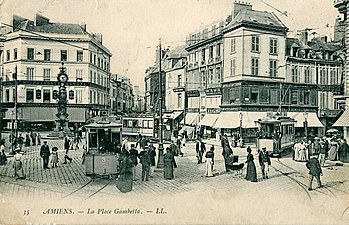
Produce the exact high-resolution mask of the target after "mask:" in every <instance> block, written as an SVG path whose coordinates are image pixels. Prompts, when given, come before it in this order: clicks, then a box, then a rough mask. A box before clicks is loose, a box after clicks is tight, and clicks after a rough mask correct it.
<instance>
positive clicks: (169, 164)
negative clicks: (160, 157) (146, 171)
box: [164, 147, 174, 179]
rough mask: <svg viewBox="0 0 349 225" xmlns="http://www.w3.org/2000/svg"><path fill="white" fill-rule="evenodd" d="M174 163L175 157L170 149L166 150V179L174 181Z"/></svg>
mask: <svg viewBox="0 0 349 225" xmlns="http://www.w3.org/2000/svg"><path fill="white" fill-rule="evenodd" d="M173 163H174V156H173V154H172V153H171V149H170V148H169V147H167V148H166V153H165V154H164V178H165V179H173Z"/></svg>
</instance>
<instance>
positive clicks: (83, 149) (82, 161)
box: [81, 144, 87, 165]
mask: <svg viewBox="0 0 349 225" xmlns="http://www.w3.org/2000/svg"><path fill="white" fill-rule="evenodd" d="M86 154H87V147H86V145H85V144H84V145H82V155H81V164H82V165H84V164H85V159H86Z"/></svg>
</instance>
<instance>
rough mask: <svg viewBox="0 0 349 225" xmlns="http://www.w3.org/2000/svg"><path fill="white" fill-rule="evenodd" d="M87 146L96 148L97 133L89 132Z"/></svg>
mask: <svg viewBox="0 0 349 225" xmlns="http://www.w3.org/2000/svg"><path fill="white" fill-rule="evenodd" d="M88 146H89V147H91V148H97V133H90V135H89V143H88Z"/></svg>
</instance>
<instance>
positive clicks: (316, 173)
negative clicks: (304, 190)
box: [306, 153, 322, 191]
mask: <svg viewBox="0 0 349 225" xmlns="http://www.w3.org/2000/svg"><path fill="white" fill-rule="evenodd" d="M317 156H318V155H317V154H316V153H315V154H313V156H312V157H311V158H310V160H309V161H308V162H307V163H306V167H307V168H308V169H309V185H308V190H309V191H311V190H312V183H313V179H314V177H315V178H316V181H317V184H318V186H317V187H318V188H320V187H322V185H321V180H320V175H321V176H322V169H321V166H320V163H319V160H318V159H317Z"/></svg>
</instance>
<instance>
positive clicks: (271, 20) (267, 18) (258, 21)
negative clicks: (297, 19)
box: [227, 9, 287, 29]
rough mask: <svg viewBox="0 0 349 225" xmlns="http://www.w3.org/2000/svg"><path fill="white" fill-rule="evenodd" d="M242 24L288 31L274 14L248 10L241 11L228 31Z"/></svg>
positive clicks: (229, 25)
mask: <svg viewBox="0 0 349 225" xmlns="http://www.w3.org/2000/svg"><path fill="white" fill-rule="evenodd" d="M242 23H248V24H255V25H259V26H260V25H262V26H264V27H278V28H283V29H287V27H286V26H285V25H284V24H283V23H282V22H281V20H280V19H279V18H277V16H276V15H275V14H274V13H271V12H265V11H257V10H248V9H245V10H241V11H240V12H239V13H238V14H237V15H236V16H235V17H234V18H233V19H232V21H230V23H229V24H228V25H227V29H229V28H232V27H235V26H236V25H238V24H242Z"/></svg>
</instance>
